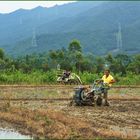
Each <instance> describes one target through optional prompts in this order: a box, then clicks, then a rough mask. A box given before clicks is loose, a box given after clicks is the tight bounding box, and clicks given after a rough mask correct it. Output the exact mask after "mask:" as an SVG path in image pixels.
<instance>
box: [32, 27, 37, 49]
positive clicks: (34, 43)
mask: <svg viewBox="0 0 140 140" xmlns="http://www.w3.org/2000/svg"><path fill="white" fill-rule="evenodd" d="M32 47H37V41H36V31H35V28H34V29H33V36H32Z"/></svg>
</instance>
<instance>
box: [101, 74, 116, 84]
mask: <svg viewBox="0 0 140 140" xmlns="http://www.w3.org/2000/svg"><path fill="white" fill-rule="evenodd" d="M113 79H114V78H113V76H111V75H110V74H109V75H108V77H106V75H104V76H103V77H102V80H103V81H104V83H107V84H109V86H111V85H112V84H110V82H111V81H112V80H113Z"/></svg>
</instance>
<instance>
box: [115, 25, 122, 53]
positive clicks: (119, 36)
mask: <svg viewBox="0 0 140 140" xmlns="http://www.w3.org/2000/svg"><path fill="white" fill-rule="evenodd" d="M116 40H117V49H118V51H120V52H122V49H123V48H122V30H121V24H120V23H119V24H118V32H117V34H116Z"/></svg>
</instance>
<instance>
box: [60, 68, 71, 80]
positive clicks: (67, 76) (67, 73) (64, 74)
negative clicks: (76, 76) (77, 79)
mask: <svg viewBox="0 0 140 140" xmlns="http://www.w3.org/2000/svg"><path fill="white" fill-rule="evenodd" d="M70 73H71V72H70V71H67V70H65V71H64V72H63V77H62V79H63V80H65V79H66V78H69V76H70Z"/></svg>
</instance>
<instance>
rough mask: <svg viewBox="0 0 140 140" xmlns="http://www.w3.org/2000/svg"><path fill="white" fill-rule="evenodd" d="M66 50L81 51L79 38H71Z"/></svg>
mask: <svg viewBox="0 0 140 140" xmlns="http://www.w3.org/2000/svg"><path fill="white" fill-rule="evenodd" d="M68 50H69V51H70V52H75V51H78V52H82V47H81V44H80V41H79V40H72V41H71V42H70V44H69V47H68Z"/></svg>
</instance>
